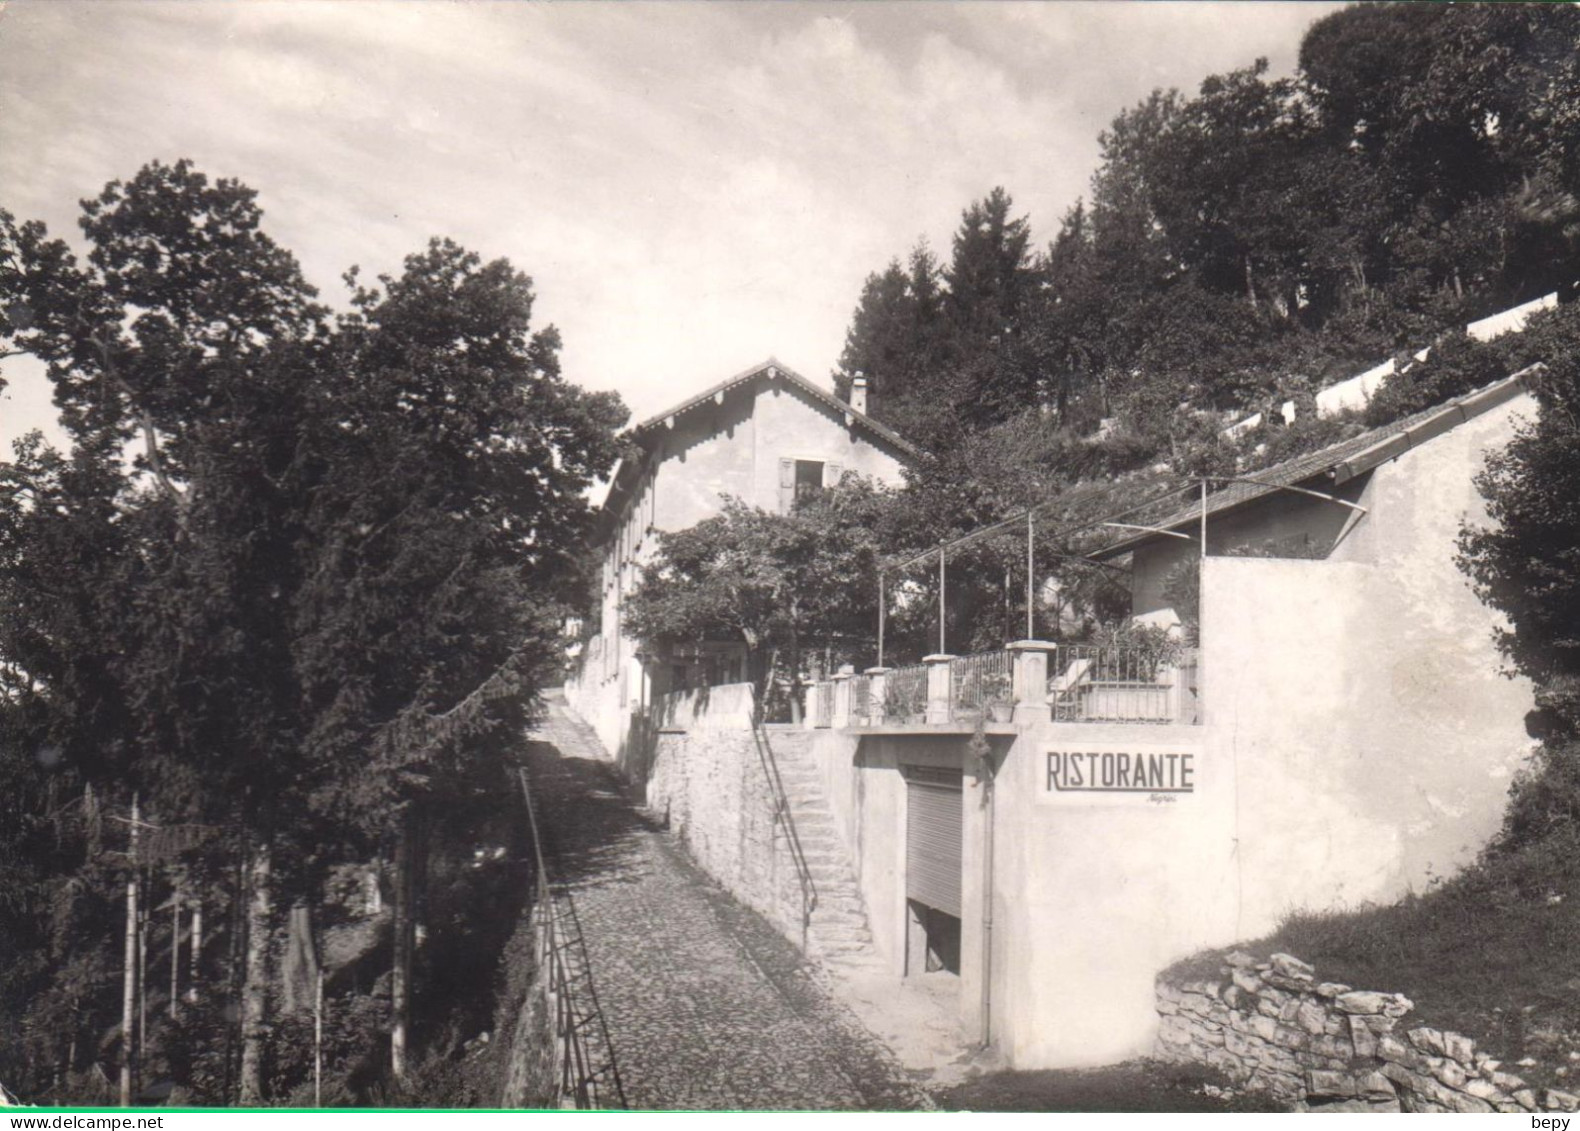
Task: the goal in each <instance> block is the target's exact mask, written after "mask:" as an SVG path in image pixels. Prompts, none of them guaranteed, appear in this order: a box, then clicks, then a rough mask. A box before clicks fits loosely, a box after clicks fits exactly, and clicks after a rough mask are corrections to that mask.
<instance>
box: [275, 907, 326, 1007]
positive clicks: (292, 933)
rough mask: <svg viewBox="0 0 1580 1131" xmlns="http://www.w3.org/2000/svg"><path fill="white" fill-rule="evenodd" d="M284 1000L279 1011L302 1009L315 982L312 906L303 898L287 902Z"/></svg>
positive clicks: (316, 960)
mask: <svg viewBox="0 0 1580 1131" xmlns="http://www.w3.org/2000/svg"><path fill="white" fill-rule="evenodd" d="M283 982H284V986H285V999H284V1002H283V1004H282V1009H281V1012H283V1013H287V1014H292V1013H302V1012H306V1011H307V1010H308V1009H309V1008H311V1007H312V1004H313V996H314V993H315V989H314V987H316V986H317V984H318V946H317V944H316V942H315V940H314V938H313V908H312V905H311V904H310V903H308V902H307V901H306V900H298V901H297V902H296V903H293V904H292V905H291V918H290V923H289V930H288V931H287V933H286V940H285V971H284V979H283Z"/></svg>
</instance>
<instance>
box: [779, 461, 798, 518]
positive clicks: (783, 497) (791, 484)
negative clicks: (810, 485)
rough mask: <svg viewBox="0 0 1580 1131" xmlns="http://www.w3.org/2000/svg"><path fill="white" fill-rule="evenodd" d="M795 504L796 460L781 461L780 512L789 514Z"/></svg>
mask: <svg viewBox="0 0 1580 1131" xmlns="http://www.w3.org/2000/svg"><path fill="white" fill-rule="evenodd" d="M794 506H795V460H793V459H782V460H780V461H779V513H780V514H789V513H790V510H791V508H792V507H794Z"/></svg>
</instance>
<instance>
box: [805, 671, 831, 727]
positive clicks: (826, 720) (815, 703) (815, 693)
mask: <svg viewBox="0 0 1580 1131" xmlns="http://www.w3.org/2000/svg"><path fill="white" fill-rule="evenodd" d="M811 703H812V706H811V711H810V712H809V713H810V714H811V716H812V725H813V726H815V727H831V726H833V725H834V681H833V680H831V679H820V680H818V681H817V682H816V683H815V684H813V685H812V695H811Z"/></svg>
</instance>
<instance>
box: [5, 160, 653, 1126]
mask: <svg viewBox="0 0 1580 1131" xmlns="http://www.w3.org/2000/svg"><path fill="white" fill-rule="evenodd" d="M253 201H254V195H253V193H252V192H251V190H248V189H246V188H244V187H242V186H240V185H238V184H236V183H235V182H229V181H219V182H215V183H212V184H211V183H210V182H209V181H208V180H207V179H206V178H205V177H204V176H203V175H202V174H200V173H197V172H196V171H195V170H193V169H192V168H191V167H190V165H188V164H187V163H185V162H182V163H178V164H177V165H175V166H163V165H159V164H157V163H155V164H153V165H150V166H148V167H147V168H145V169H144V170H143V171H142V172H141V173H139V174H138V176H137V177H135V178H134V179H133V180H131V181H129V182H127V183H125V184H122V183H119V182H117V183H115V184H112V185H110V186H109V187H108V188H107V189H106V190H105V192H104V193H103V194H101V195H100V196H99V197H98V198H97V199H95V200H93V201H89V202H85V205H84V211H85V217H84V221H83V227H84V231H85V232H86V233H87V235H88V237H89V239H90V241H91V243H92V245H93V251H92V253H91V255H90V257H89V264H88V266H87V267H85V268H79V267H78V266H77V264H76V262H75V260H74V259H73V258H72V256H71V255H70V254H69V252H67V250H66V249H65V247H64V245H63V244H60V243H59V242H58V241H51V240H49V239H48V237H47V233H45V232H44V230H43V229H42V227H41V226H39V225H36V224H23V225H17V224H16V223H14V222H13V221H12V220H11V219H10V217H3V218H0V310H3V311H4V312H5V318H6V322H5V325H4V330H5V333H6V341H5V342H4V343H3V344H4V345H5V347H6V348H7V349H9V350H10V351H11V352H29V353H33V354H35V355H36V356H39V357H41V358H42V359H44V360H45V361H46V362H47V364H48V367H49V375H50V378H51V380H52V381H53V382H54V384H55V388H56V401H57V404H58V405H60V406H61V409H62V418H63V424H64V426H65V428H66V430H67V432H68V434H69V435H70V436H71V438H72V441H73V448H72V452H71V455H70V456H69V457H61V456H59V455H57V454H55V453H53V452H50V451H48V450H47V449H45V448H43V447H42V445H41V444H40V443H39V442H38V441H36V440H34V441H31V442H30V443H29V444H26V445H24V446H23V447H22V448H21V449H20V450H19V452H18V459H17V461H16V462H15V463H14V464H10V465H0V470H3V472H4V474H3V475H0V557H3V559H4V561H5V563H6V565H7V566H8V567H9V568H8V569H7V571H6V573H5V575H4V584H5V586H6V596H8V597H11V598H14V599H13V600H12V601H8V602H7V607H6V609H5V610H4V612H3V613H0V679H4V681H5V686H4V687H3V689H0V690H3V692H4V694H3V695H0V738H3V739H4V746H3V747H0V758H4V759H5V760H6V763H7V765H8V766H11V767H14V768H16V770H17V772H18V773H24V774H25V772H26V771H25V765H26V761H27V760H28V759H31V758H33V757H35V755H36V754H37V752H38V751H39V750H41V749H48V750H50V751H54V752H57V753H54V754H52V755H51V756H52V757H53V758H55V760H56V763H57V765H56V772H57V774H59V775H60V776H61V778H62V780H73V781H80V782H82V783H84V784H85V785H86V786H88V787H92V788H94V789H97V790H99V791H101V794H102V795H103V796H105V797H107V798H113V799H115V801H116V803H118V804H120V805H123V806H124V805H125V803H126V801H127V800H128V799H129V798H130V797H132V796H134V795H135V796H139V797H140V798H141V800H142V802H143V805H144V813H145V814H147V813H150V812H151V813H153V814H154V815H156V816H157V818H158V819H159V820H161V821H165V822H168V821H172V820H175V821H189V822H192V821H196V822H205V823H208V824H212V825H215V826H219V827H222V828H225V829H229V830H233V831H234V832H235V834H236V835H237V837H238V838H241V839H243V840H244V842H245V846H246V852H247V855H248V859H249V866H248V871H249V875H250V898H249V901H248V907H249V911H248V919H249V924H248V926H249V930H248V937H249V946H248V953H247V956H246V962H245V970H246V973H245V978H244V980H245V987H244V991H243V1000H244V1003H245V1004H244V1008H243V1010H242V1016H243V1020H242V1031H243V1055H242V1073H241V1096H242V1100H243V1102H257V1101H259V1100H260V1099H261V1098H262V1086H263V1070H262V1064H263V1058H264V1045H265V1042H266V1037H267V1023H268V1008H267V989H268V983H269V980H270V959H269V948H268V943H269V937H270V932H271V930H272V927H273V922H274V912H273V908H274V903H275V898H276V894H277V893H278V894H281V895H284V896H285V897H286V898H289V899H298V898H303V897H304V895H305V894H306V893H310V892H311V891H312V890H313V889H314V885H315V883H316V880H317V878H318V877H319V876H321V874H322V870H323V868H324V867H325V866H326V864H327V863H329V862H331V861H332V860H333V859H334V857H335V856H336V854H337V853H339V854H341V855H342V856H344V855H345V854H348V853H354V852H357V851H365V850H367V849H368V848H369V846H370V845H372V844H373V843H374V842H375V841H376V840H377V839H378V838H380V837H381V836H385V835H388V834H389V833H390V832H391V831H392V830H393V829H395V828H398V827H399V828H405V829H407V831H411V825H410V818H409V815H410V814H412V813H414V812H418V811H420V810H421V809H422V808H423V807H424V806H425V805H431V803H432V802H433V801H434V800H436V799H441V798H445V799H452V800H454V799H459V800H462V801H464V799H465V798H467V797H468V796H477V794H478V793H479V791H481V790H482V789H484V788H496V789H497V784H498V777H499V774H500V772H501V771H502V768H503V765H504V759H505V758H506V757H507V756H508V754H509V753H510V751H511V750H512V749H513V748H514V745H515V744H516V743H518V742H519V741H520V735H521V724H522V723H523V722H524V720H525V718H526V713H527V711H528V709H529V707H528V705H529V703H530V701H531V697H532V695H533V693H534V692H535V690H536V688H537V687H538V686H539V684H540V682H541V678H542V673H543V672H544V671H545V670H546V668H547V667H548V666H549V665H551V664H552V659H553V658H554V657H555V656H556V655H557V640H556V639H555V637H554V635H553V632H552V627H551V624H552V622H554V621H555V620H556V619H557V616H556V614H557V611H558V610H559V609H560V608H561V607H562V603H563V602H564V601H565V600H567V598H568V597H569V596H570V595H571V594H573V592H574V590H575V589H576V579H577V578H578V577H579V573H578V572H577V568H576V566H577V562H578V553H579V539H580V536H581V534H582V532H583V531H584V530H585V528H586V523H587V520H588V514H587V507H586V503H585V501H584V498H583V495H584V492H585V489H586V488H587V487H588V486H590V484H591V483H592V481H593V480H594V479H595V478H596V477H598V476H599V475H602V474H604V473H605V472H607V470H608V468H609V466H610V465H611V463H612V461H613V458H614V455H615V442H614V437H613V430H614V428H615V427H617V426H618V425H619V424H620V423H621V422H622V421H623V418H624V410H623V408H622V407H621V406H620V404H619V401H618V399H617V398H615V397H614V396H612V395H609V394H600V395H588V394H585V393H583V392H581V390H579V389H576V388H575V387H574V386H571V385H569V384H567V383H566V382H564V381H563V379H562V378H561V376H560V371H559V365H558V360H557V350H558V347H559V338H558V334H557V332H556V331H555V330H554V329H553V328H552V327H550V328H547V329H545V330H542V331H538V332H536V333H533V332H532V331H531V329H530V315H531V305H532V292H531V284H530V280H528V279H527V278H526V277H525V276H522V275H520V274H519V273H517V272H515V271H514V270H513V269H512V268H510V267H509V265H508V264H506V263H503V262H502V261H501V262H496V263H492V264H487V265H484V264H483V263H482V262H481V260H479V259H478V258H477V257H476V256H474V255H471V254H469V253H467V252H464V251H462V250H461V249H459V248H456V247H455V246H454V245H452V244H448V243H443V242H436V243H435V244H433V245H432V246H431V247H430V248H429V249H428V252H427V253H426V254H425V255H419V256H414V257H412V258H411V259H410V260H408V262H407V264H406V271H405V273H404V274H402V275H401V276H400V277H398V278H392V279H383V280H381V283H382V288H383V289H382V290H381V291H376V290H370V289H366V288H360V287H359V288H357V290H356V292H355V294H354V311H353V313H352V314H350V315H348V316H345V317H343V318H341V319H339V320H338V322H336V323H334V324H331V323H330V322H329V320H328V318H327V315H326V313H325V311H324V310H323V309H322V308H321V307H319V306H317V305H316V303H314V301H313V291H312V289H311V288H310V287H308V286H307V285H306V283H305V282H303V281H302V279H301V277H300V274H299V273H298V272H297V270H296V267H295V263H294V261H293V260H292V259H291V257H290V256H289V255H288V254H287V253H285V252H284V251H282V250H281V249H279V248H278V247H277V246H276V245H275V244H273V243H272V241H270V240H269V239H268V237H267V236H266V235H264V234H263V232H262V231H261V227H260V222H261V214H260V213H259V212H258V210H257V208H256V205H255V204H254V202H253ZM353 278H354V274H353ZM128 444H131V450H132V451H133V452H134V453H135V455H134V458H133V459H132V460H131V462H130V463H128V462H127V461H126V460H125V459H123V450H124V449H125V448H126V447H127V445H128ZM370 767H371V768H372V769H373V770H374V771H375V772H372V773H370V772H369V770H370ZM0 858H3V854H0ZM407 907H408V909H409V903H408V904H407ZM409 927H410V921H409V918H408V919H407V920H406V921H405V922H404V923H403V928H404V929H406V930H407V931H408V932H409ZM408 953H409V952H408Z"/></svg>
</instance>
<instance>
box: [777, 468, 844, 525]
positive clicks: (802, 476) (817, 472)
mask: <svg viewBox="0 0 1580 1131" xmlns="http://www.w3.org/2000/svg"><path fill="white" fill-rule="evenodd" d="M842 470H843V469H842V468H841V467H840V465H839V464H837V463H825V462H824V461H823V460H820V459H782V460H780V461H779V511H780V513H781V514H788V513H789V512H790V511H792V510H794V509H795V508H796V507H799V506H802V505H804V504H805V503H808V502H810V501H812V500H813V499H815V498H817V497H818V496H819V495H821V494H822V493H823V490H824V488H825V487H831V486H833V485H834V484H835V483H838V482H839V477H840V474H841V473H842Z"/></svg>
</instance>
